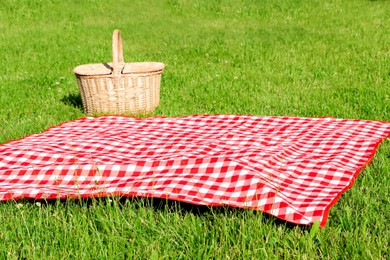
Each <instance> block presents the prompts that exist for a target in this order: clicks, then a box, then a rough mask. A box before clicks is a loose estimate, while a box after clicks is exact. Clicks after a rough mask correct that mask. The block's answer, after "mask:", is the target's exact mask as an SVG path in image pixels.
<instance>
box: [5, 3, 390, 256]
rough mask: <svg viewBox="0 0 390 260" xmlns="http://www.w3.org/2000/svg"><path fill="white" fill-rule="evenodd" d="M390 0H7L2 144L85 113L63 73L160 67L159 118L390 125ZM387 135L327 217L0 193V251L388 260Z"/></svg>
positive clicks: (15, 253) (389, 168)
mask: <svg viewBox="0 0 390 260" xmlns="http://www.w3.org/2000/svg"><path fill="white" fill-rule="evenodd" d="M389 13H390V4H389V2H388V1H381V0H377V1H368V0H331V1H320V0H311V1H301V0H286V1H274V0H259V1H255V0H213V1H210V0H154V1H152V0H149V1H142V0H133V1H130V0H128V1H125V0H117V1H99V0H85V1H76V0H66V1H64V0H62V1H59V0H58V1H57V0H51V1H49V0H36V1H29V0H23V1H16V0H2V2H1V7H0V30H1V33H0V53H1V59H0V93H1V94H0V143H4V142H7V141H9V140H13V139H18V138H22V137H24V136H26V135H28V134H32V133H39V132H42V131H44V130H45V129H47V128H49V127H50V126H53V125H57V124H60V123H62V122H65V121H69V120H73V119H76V118H79V117H83V116H84V114H83V111H82V107H81V103H80V102H81V100H80V96H79V92H78V88H77V84H76V79H75V77H74V74H73V72H72V70H73V68H74V67H76V66H77V65H80V64H86V63H99V62H103V61H104V62H107V61H110V60H111V34H112V31H113V30H114V29H115V28H118V29H120V30H121V32H122V37H123V42H124V46H123V48H124V58H125V61H161V62H164V63H165V64H166V69H165V71H164V73H163V78H162V85H161V102H160V105H159V107H158V108H157V110H156V111H155V112H154V115H164V116H181V115H190V114H253V115H258V116H263V115H287V116H299V117H322V116H332V117H337V118H348V119H369V120H380V121H390V51H389V46H390V16H389V15H388V14H389ZM389 173H390V140H386V141H384V142H383V143H382V145H381V146H380V147H379V149H378V151H377V154H376V156H375V157H374V159H373V161H372V163H371V164H370V165H369V166H368V167H367V168H366V169H365V170H364V171H362V172H361V173H360V175H359V177H358V178H357V180H356V182H355V185H354V187H353V188H352V189H351V190H349V191H347V192H346V193H344V194H343V195H342V197H341V198H340V200H339V201H338V202H337V204H336V205H335V206H334V207H333V208H332V209H331V211H330V215H329V220H328V224H327V225H326V226H325V227H324V228H322V229H319V228H318V226H316V225H314V226H313V227H302V226H297V225H292V224H288V223H285V222H283V221H280V220H278V219H275V218H273V217H271V216H268V215H266V214H261V213H260V212H254V211H250V210H242V209H233V208H205V207H195V206H191V205H185V204H179V203H175V202H167V201H161V200H150V199H135V198H134V199H126V198H102V199H95V200H67V201H48V202H45V201H39V202H37V201H28V200H21V201H8V202H2V203H0V241H2V243H0V258H2V259H3V258H10V259H17V258H27V259H67V258H76V259H105V258H109V259H123V258H136V259H207V258H213V259H242V258H245V259H246V258H249V259H251V258H252V259H264V258H270V259H278V258H287V259H315V258H327V259H387V258H389V257H390V250H389V247H390V245H389V241H390V229H389V224H388V223H389V221H390V192H389V191H390V174H389Z"/></svg>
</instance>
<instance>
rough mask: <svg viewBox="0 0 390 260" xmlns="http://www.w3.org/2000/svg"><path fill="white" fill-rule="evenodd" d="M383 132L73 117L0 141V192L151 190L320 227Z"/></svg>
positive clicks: (316, 122) (317, 123)
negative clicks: (35, 132) (41, 130)
mask: <svg viewBox="0 0 390 260" xmlns="http://www.w3.org/2000/svg"><path fill="white" fill-rule="evenodd" d="M389 136H390V123H386V122H377V121H365V120H344V119H334V118H296V117H256V116H247V115H240V116H235V115H194V116H186V117H176V118H165V117H151V118H145V119H135V118H131V117H121V116H102V117H97V118H81V119H77V120H75V121H71V122H67V123H63V124H61V125H59V126H55V127H52V128H50V129H48V130H46V131H45V132H43V133H40V134H34V135H30V136H27V137H25V138H23V139H20V140H15V141H10V142H8V143H5V144H2V145H0V200H3V201H4V200H11V199H20V198H36V199H53V198H66V197H72V198H76V197H82V198H86V197H95V196H107V195H120V196H139V197H156V198H167V199H171V200H179V201H183V202H187V203H193V204H198V205H209V206H220V205H229V206H233V207H239V208H250V209H256V210H260V211H264V212H266V213H269V214H271V215H274V216H276V217H278V218H281V219H284V220H287V221H290V222H293V223H298V224H311V223H313V221H315V220H318V221H320V223H321V224H320V225H321V226H324V225H325V223H326V221H327V216H328V213H329V210H330V208H331V207H332V205H333V204H334V203H335V202H336V201H337V199H338V198H339V197H340V196H341V194H342V193H343V192H344V191H346V190H347V189H348V188H350V187H351V186H352V185H353V182H354V180H355V178H356V177H357V175H358V173H359V172H360V171H361V170H362V169H363V168H364V167H365V166H366V165H367V164H368V163H369V162H370V161H371V159H372V158H373V156H374V154H375V152H376V149H377V147H378V145H379V144H380V143H381V141H382V140H384V139H385V138H387V137H389Z"/></svg>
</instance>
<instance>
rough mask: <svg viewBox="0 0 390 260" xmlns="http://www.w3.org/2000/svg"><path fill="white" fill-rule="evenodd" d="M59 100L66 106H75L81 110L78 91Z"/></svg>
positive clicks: (81, 102)
mask: <svg viewBox="0 0 390 260" xmlns="http://www.w3.org/2000/svg"><path fill="white" fill-rule="evenodd" d="M61 102H62V103H64V104H65V105H67V106H72V107H75V108H77V109H80V110H81V111H82V110H83V101H82V100H81V96H80V93H77V94H69V95H66V96H64V97H63V98H62V99H61Z"/></svg>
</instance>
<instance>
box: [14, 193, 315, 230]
mask: <svg viewBox="0 0 390 260" xmlns="http://www.w3.org/2000/svg"><path fill="white" fill-rule="evenodd" d="M113 200H115V202H116V205H118V206H119V207H120V208H123V207H125V206H126V204H127V203H131V204H132V205H133V206H134V207H135V209H137V208H141V207H149V208H153V209H154V210H155V211H160V212H161V211H168V212H174V213H180V214H182V215H183V216H185V215H186V214H188V213H190V214H193V215H195V216H207V217H209V218H213V217H218V215H221V214H222V215H224V216H226V215H234V214H236V213H238V214H241V213H243V214H246V213H245V211H250V214H253V215H254V216H258V217H261V218H262V219H263V221H264V223H266V222H268V223H269V222H271V223H275V224H276V225H283V226H285V227H286V228H288V229H293V228H295V227H299V228H300V229H302V230H309V229H310V226H306V225H298V224H293V223H291V222H288V221H285V220H282V219H278V218H276V217H274V216H272V215H269V214H267V213H264V212H261V211H256V210H252V209H242V208H234V207H229V206H216V207H211V206H200V205H195V204H190V203H185V202H181V201H174V200H167V199H160V198H141V197H97V198H82V199H49V200H41V199H38V200H37V199H26V198H25V199H21V200H18V201H17V203H20V202H22V203H37V202H39V203H40V206H41V207H45V206H47V205H55V204H57V203H61V204H63V205H65V204H67V203H71V204H77V205H82V206H86V207H93V206H94V205H96V204H99V205H105V204H110V203H113Z"/></svg>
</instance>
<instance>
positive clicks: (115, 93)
mask: <svg viewBox="0 0 390 260" xmlns="http://www.w3.org/2000/svg"><path fill="white" fill-rule="evenodd" d="M164 67H165V65H164V63H161V62H131V63H125V62H124V59H123V48H122V38H121V33H120V31H119V30H114V32H113V35H112V62H110V63H99V64H85V65H80V66H77V67H76V68H75V69H74V70H73V72H74V73H75V75H76V78H77V84H78V87H79V90H80V95H81V99H82V102H83V107H84V112H85V113H86V114H87V115H97V114H133V115H139V114H147V113H150V112H152V111H153V110H154V109H155V108H156V107H157V106H158V104H159V102H160V81H161V74H162V72H163V70H164Z"/></svg>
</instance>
